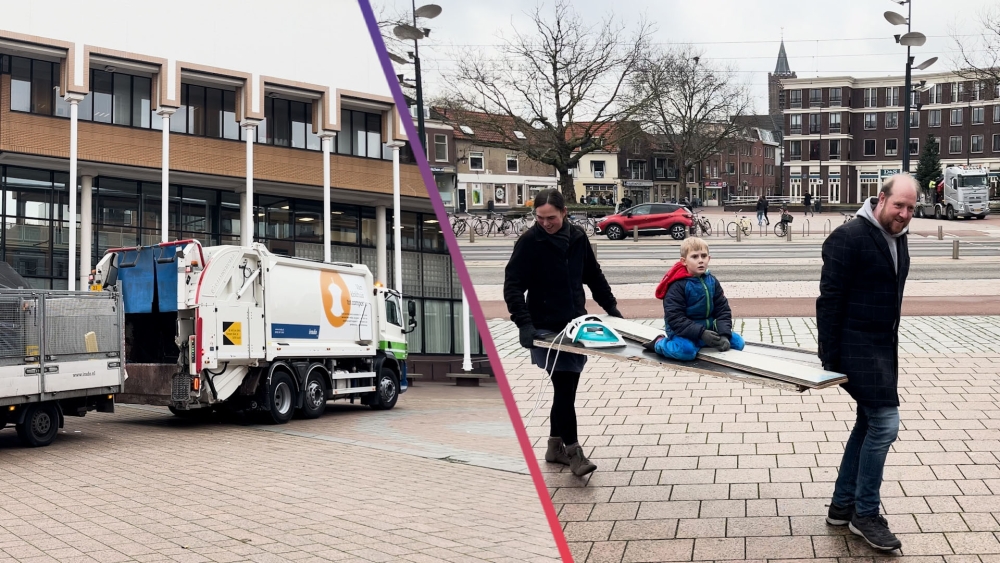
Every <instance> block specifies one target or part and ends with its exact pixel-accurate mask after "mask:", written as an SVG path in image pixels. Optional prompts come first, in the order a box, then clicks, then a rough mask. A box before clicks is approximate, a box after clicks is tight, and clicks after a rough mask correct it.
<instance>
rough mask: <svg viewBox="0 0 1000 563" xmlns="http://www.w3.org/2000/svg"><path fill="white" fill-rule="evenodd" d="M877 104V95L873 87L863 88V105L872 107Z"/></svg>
mask: <svg viewBox="0 0 1000 563" xmlns="http://www.w3.org/2000/svg"><path fill="white" fill-rule="evenodd" d="M876 105H878V95H877V94H876V89H875V88H865V107H866V108H873V107H876Z"/></svg>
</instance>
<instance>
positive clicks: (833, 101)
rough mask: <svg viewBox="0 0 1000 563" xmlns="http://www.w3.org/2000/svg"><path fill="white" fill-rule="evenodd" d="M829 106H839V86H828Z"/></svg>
mask: <svg viewBox="0 0 1000 563" xmlns="http://www.w3.org/2000/svg"><path fill="white" fill-rule="evenodd" d="M830 107H832V108H839V107H840V88H830Z"/></svg>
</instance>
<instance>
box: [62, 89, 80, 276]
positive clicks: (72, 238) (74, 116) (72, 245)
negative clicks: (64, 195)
mask: <svg viewBox="0 0 1000 563" xmlns="http://www.w3.org/2000/svg"><path fill="white" fill-rule="evenodd" d="M81 100H83V96H81V95H79V94H67V95H66V101H67V102H69V185H67V186H66V189H67V190H69V250H68V251H69V272H68V275H67V278H68V279H67V280H66V284H67V289H69V290H70V291H74V290H76V160H77V159H76V149H77V144H78V137H79V135H78V132H77V129H78V127H77V126H78V125H79V112H80V107H79V104H80V101H81Z"/></svg>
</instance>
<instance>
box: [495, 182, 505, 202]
mask: <svg viewBox="0 0 1000 563" xmlns="http://www.w3.org/2000/svg"><path fill="white" fill-rule="evenodd" d="M493 203H495V204H496V205H507V184H494V186H493Z"/></svg>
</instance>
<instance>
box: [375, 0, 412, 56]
mask: <svg viewBox="0 0 1000 563" xmlns="http://www.w3.org/2000/svg"><path fill="white" fill-rule="evenodd" d="M372 10H373V12H374V13H375V20H376V21H377V22H378V31H379V34H380V35H381V36H382V42H383V43H385V48H386V49H387V50H388V51H389V52H390V53H395V54H397V55H400V56H404V57H405V54H406V53H407V52H408V51H411V50H413V45H412V44H411V43H410V42H409V41H404V40H402V39H400V38H398V37H396V35H395V34H394V33H393V32H392V30H393V28H395V27H396V26H397V25H401V24H405V25H413V19H412V18H413V16H412V15H411V14H410V13H409V12H408V11H407V10H403V9H399V8H398V7H392V8H390V7H389V6H387V5H385V4H380V3H375V4H373V5H372Z"/></svg>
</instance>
